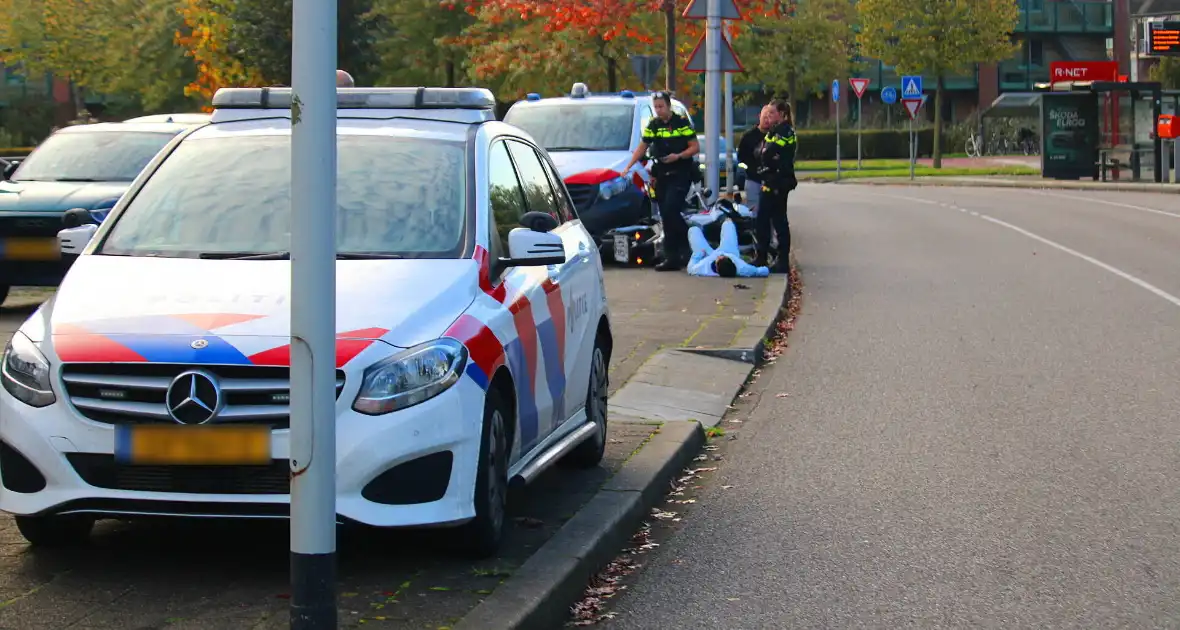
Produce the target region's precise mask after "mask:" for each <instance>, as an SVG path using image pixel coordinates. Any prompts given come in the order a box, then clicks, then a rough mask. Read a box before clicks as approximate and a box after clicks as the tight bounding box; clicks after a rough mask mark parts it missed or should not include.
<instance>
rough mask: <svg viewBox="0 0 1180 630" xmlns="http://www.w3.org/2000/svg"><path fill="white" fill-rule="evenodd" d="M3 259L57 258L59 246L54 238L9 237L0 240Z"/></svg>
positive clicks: (59, 254)
mask: <svg viewBox="0 0 1180 630" xmlns="http://www.w3.org/2000/svg"><path fill="white" fill-rule="evenodd" d="M0 250H2V251H3V252H4V259H5V260H58V259H60V258H61V246H60V245H59V244H58V242H57V239H56V238H31V237H30V238H21V237H11V238H6V239H3V240H0Z"/></svg>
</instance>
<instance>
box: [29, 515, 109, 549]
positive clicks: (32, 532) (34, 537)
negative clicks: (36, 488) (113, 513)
mask: <svg viewBox="0 0 1180 630" xmlns="http://www.w3.org/2000/svg"><path fill="white" fill-rule="evenodd" d="M16 528H17V529H18V530H20V533H21V536H24V537H25V540H27V541H29V544H31V545H33V546H34V547H72V546H76V545H80V544H83V543H85V542H86V541H87V540H89V539H90V532H91V530H93V529H94V517H93V516H86V515H84V514H69V515H64V516H17V517H16Z"/></svg>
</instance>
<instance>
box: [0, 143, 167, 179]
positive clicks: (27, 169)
mask: <svg viewBox="0 0 1180 630" xmlns="http://www.w3.org/2000/svg"><path fill="white" fill-rule="evenodd" d="M175 136H176V134H175V133H163V132H158V131H156V132H153V131H88V132H69V133H57V134H54V135H52V136H50V137H49V138H48V139H46V140H45V141H44V142H42V143H41V145H40V146H38V147H37V148H36V150H34V151H33V153H32V154H30V155H29V157H28V159H26V160H25V161H24V162H21V164H20V167H18V168H17V169H16V172H15V173H13V175H12V180H13V181H25V182H34V181H36V182H129V181H131V180H133V179H135V177H136V175H139V172H140V171H142V170H143V169H144V167H145V166H147V165H148V163H149V162H151V161H152V158H154V157H156V154H157V153H159V152H160V149H163V148H164V146H165V145H167V144H168V142H169V141H171V140H172V138H174V137H175Z"/></svg>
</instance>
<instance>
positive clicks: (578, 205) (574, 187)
mask: <svg viewBox="0 0 1180 630" xmlns="http://www.w3.org/2000/svg"><path fill="white" fill-rule="evenodd" d="M565 188H566V190H568V191H570V199H572V200H573V202H574V209H575V210H577V211H578V212H585V211H586V210H587V209H588V208H589V207H590V206H592V205H594V200H595V199H597V198H598V186H596V185H591V184H566V185H565Z"/></svg>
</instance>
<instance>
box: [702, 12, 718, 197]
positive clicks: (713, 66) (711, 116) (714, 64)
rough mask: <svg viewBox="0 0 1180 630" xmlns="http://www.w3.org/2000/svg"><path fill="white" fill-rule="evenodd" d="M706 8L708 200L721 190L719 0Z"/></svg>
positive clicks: (706, 160)
mask: <svg viewBox="0 0 1180 630" xmlns="http://www.w3.org/2000/svg"><path fill="white" fill-rule="evenodd" d="M708 2H709V4H708V5H706V9H707V10H706V12H705V23H706V24H705V27H706V28H705V164H706V168H705V185H706V186H707V187H708V188H709V190H711V191H713V194H712V196H710V198H709V201H713V200H715V199H717V195H719V194H720V193H721V168H720V166H721V165H720V163H719V161H718V159H717V158H718V156H719V155H720V153H721V151H720V147H718V146H717V145H718V142H717V141H718V139H719V136H720V135H721V1H720V0H708Z"/></svg>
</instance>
